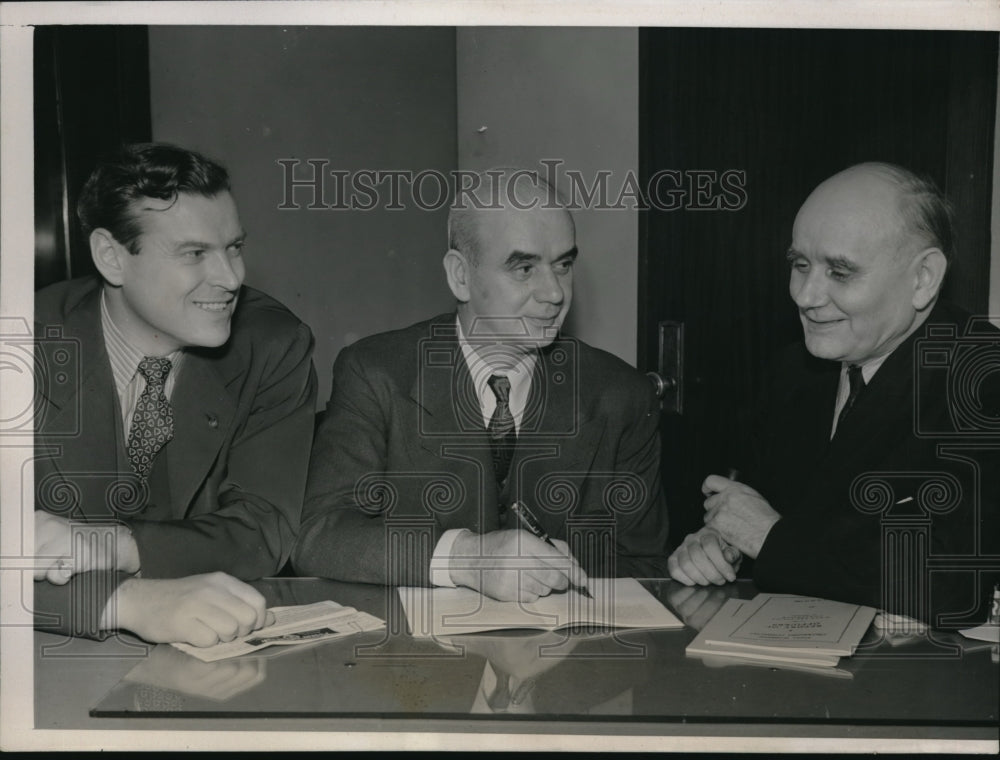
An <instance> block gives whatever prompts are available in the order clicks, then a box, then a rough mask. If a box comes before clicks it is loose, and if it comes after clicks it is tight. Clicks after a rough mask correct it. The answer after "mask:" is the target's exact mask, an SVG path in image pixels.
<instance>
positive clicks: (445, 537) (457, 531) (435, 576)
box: [430, 528, 470, 588]
mask: <svg viewBox="0 0 1000 760" xmlns="http://www.w3.org/2000/svg"><path fill="white" fill-rule="evenodd" d="M469 532H470V531H468V530H466V529H465V528H453V529H452V530H446V531H445V532H444V533H442V534H441V538H439V539H438V542H437V546H435V547H434V555H433V556H432V557H431V575H430V579H431V585H432V586H447V587H448V588H455V583H454V582H453V581H452V580H451V547H452V546H453V545H454V544H455V539H456V538H458V537H459V536H460V535H461V534H462V533H469Z"/></svg>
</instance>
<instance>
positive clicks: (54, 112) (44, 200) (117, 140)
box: [34, 26, 151, 288]
mask: <svg viewBox="0 0 1000 760" xmlns="http://www.w3.org/2000/svg"><path fill="white" fill-rule="evenodd" d="M34 117H35V287H36V288H41V287H43V286H45V285H48V284H50V283H52V282H56V281H58V280H64V279H67V278H69V277H80V276H82V275H84V274H88V273H91V272H94V271H95V269H94V265H93V262H92V261H91V259H90V247H89V244H88V242H87V241H86V240H85V239H84V238H83V236H82V234H81V233H80V228H79V225H78V224H77V223H76V201H77V198H79V195H80V188H81V187H82V186H83V183H84V182H85V181H86V179H87V176H88V175H89V174H90V172H91V171H92V170H93V168H94V165H95V164H96V163H97V159H98V157H99V156H100V155H101V154H102V153H104V152H106V151H109V150H112V149H114V148H115V147H117V146H118V145H119V144H121V143H123V142H144V141H148V140H149V139H150V138H151V117H150V103H149V43H148V34H147V30H146V27H143V26H40V27H38V28H37V29H35V39H34Z"/></svg>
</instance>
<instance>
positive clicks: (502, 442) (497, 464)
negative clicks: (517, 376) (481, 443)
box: [486, 375, 517, 489]
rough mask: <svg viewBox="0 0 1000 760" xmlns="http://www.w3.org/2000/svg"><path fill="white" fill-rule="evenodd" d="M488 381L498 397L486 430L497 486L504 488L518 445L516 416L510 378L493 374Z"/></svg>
mask: <svg viewBox="0 0 1000 760" xmlns="http://www.w3.org/2000/svg"><path fill="white" fill-rule="evenodd" d="M486 382H487V384H488V385H489V386H490V390H491V391H493V395H494V396H496V397H497V408H496V409H494V410H493V416H492V417H491V418H490V424H489V427H487V428H486V432H487V433H488V434H489V437H490V448H491V449H492V450H493V472H494V473H495V474H496V478H497V486H498V487H499V488H501V489H502V488H503V484H504V482H505V481H506V480H507V473H508V472H509V471H510V461H511V459H513V458H514V446H515V445H517V431H516V429H515V428H514V417H513V416H512V415H511V413H510V380H508V379H507V378H506V377H504V376H503V375H491V376H490V379H489V380H487V381H486Z"/></svg>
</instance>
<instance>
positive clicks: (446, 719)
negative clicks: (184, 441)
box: [35, 578, 1000, 741]
mask: <svg viewBox="0 0 1000 760" xmlns="http://www.w3.org/2000/svg"><path fill="white" fill-rule="evenodd" d="M642 583H643V585H644V586H645V587H646V588H647V589H649V590H650V591H651V592H652V593H653V595H654V596H656V597H657V599H659V600H660V601H661V602H663V603H664V605H665V606H667V607H668V608H669V609H671V610H672V611H673V612H674V613H675V614H677V615H678V617H679V618H681V620H683V621H684V623H685V628H684V629H678V630H622V629H618V630H615V631H610V632H609V631H606V630H604V631H601V630H589V631H588V630H584V629H575V630H572V631H565V630H563V631H505V632H495V633H484V634H473V635H467V636H461V637H457V636H456V637H450V638H448V639H416V638H413V637H412V636H410V635H409V634H408V632H407V629H406V624H405V616H404V614H403V612H402V608H401V605H400V604H399V600H398V594H397V593H396V591H395V589H391V588H389V589H387V588H383V587H380V586H369V585H363V584H346V583H338V582H335V581H328V580H320V579H302V578H273V579H266V580H263V581H259V582H257V583H255V584H254V585H255V586H257V588H259V589H260V590H261V591H262V592H263V593H264V594H265V596H266V597H267V600H268V605H269V606H278V605H291V604H307V603H311V602H315V601H319V600H321V599H333V600H334V601H336V602H339V603H340V604H343V605H345V606H352V607H355V608H356V609H359V610H363V611H365V612H369V613H371V614H373V615H376V616H378V617H380V618H383V619H385V620H386V623H387V625H386V629H385V630H380V631H372V632H368V633H364V634H357V635H354V636H349V637H347V638H343V639H336V640H330V641H319V642H315V643H312V644H305V645H299V646H293V647H271V648H269V649H265V650H262V651H261V652H259V653H255V654H252V655H246V656H243V657H240V658H235V659H231V660H223V661H218V662H214V663H205V662H201V661H200V660H197V659H195V658H193V657H190V656H188V655H185V654H183V653H182V652H180V651H179V650H176V649H175V648H173V647H170V646H167V645H158V646H149V645H146V644H143V643H142V642H140V641H139V640H137V639H135V638H132V637H130V636H121V637H116V638H111V639H108V640H107V641H104V642H94V641H86V640H73V639H62V638H59V637H56V636H53V635H50V634H45V633H40V632H36V633H35V642H36V652H35V725H36V728H53V729H59V728H64V729H65V728H69V729H111V730H117V729H142V730H146V729H149V728H157V729H174V728H185V729H191V728H213V729H216V728H218V729H231V730H240V729H245V728H249V727H252V728H253V729H254V730H260V729H264V730H296V731H298V730H306V731H308V730H317V729H321V730H331V729H335V730H341V729H343V730H372V729H375V730H379V731H434V732H448V731H469V730H472V731H500V732H504V731H517V732H527V733H534V734H545V733H550V734H551V733H556V734H566V735H586V734H604V735H613V734H623V735H624V734H630V735H635V734H640V735H648V736H683V735H689V736H695V735H699V734H705V733H709V734H711V735H713V736H775V735H778V736H791V737H857V736H864V737H872V738H877V737H886V738H899V737H910V738H915V739H920V738H933V739H954V740H990V741H996V739H997V735H998V734H997V725H998V704H1000V696H998V689H1000V687H998V681H1000V666H998V665H997V664H996V662H995V658H996V655H995V653H994V652H991V645H989V644H983V643H982V642H974V641H971V640H966V639H963V638H962V637H961V636H959V635H957V634H953V633H944V632H935V631H931V632H929V633H925V634H923V635H918V636H911V637H901V636H893V637H887V636H885V635H882V634H880V633H878V632H876V631H874V630H872V631H869V634H868V635H867V636H866V638H865V640H864V641H863V642H862V646H861V647H860V648H859V651H858V652H857V653H856V654H855V655H854V656H852V657H850V658H843V659H842V660H841V661H840V664H839V665H838V666H837V667H835V668H828V669H795V668H791V667H781V668H777V667H771V666H762V665H756V664H748V663H739V662H735V661H728V660H723V659H715V660H710V659H704V658H698V657H688V656H686V655H685V653H684V649H685V647H686V646H687V644H688V643H689V642H690V641H691V640H692V639H693V638H694V636H695V634H696V631H697V630H698V629H700V628H701V627H702V626H703V625H704V623H705V622H707V620H708V619H709V618H710V617H711V615H712V614H714V612H715V611H716V610H718V609H719V607H721V605H722V604H723V603H724V602H725V600H726V599H727V598H729V597H732V596H740V597H742V598H750V597H752V596H753V595H754V594H755V593H756V592H755V589H754V588H753V586H752V585H751V584H750V583H748V582H743V581H741V582H738V583H735V584H729V585H728V586H723V587H711V588H688V587H685V586H682V585H680V584H678V583H676V582H674V581H669V580H658V579H651V580H643V581H642ZM255 719H256V720H255ZM261 719H265V720H261ZM317 719H322V720H317Z"/></svg>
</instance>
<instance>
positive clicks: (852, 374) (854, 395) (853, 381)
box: [837, 364, 865, 433]
mask: <svg viewBox="0 0 1000 760" xmlns="http://www.w3.org/2000/svg"><path fill="white" fill-rule="evenodd" d="M847 382H848V384H850V386H851V392H850V393H848V394H847V401H846V402H844V408H843V409H841V410H840V415H839V416H838V417H837V432H838V433H839V432H840V427H841V425H843V424H844V419H845V418H846V417H847V415H848V414H849V413H850V411H851V408H852V407H853V406H854V402H855V401H857V400H858V396H859V395H861V391H862V390H863V389H864V387H865V378H864V376H863V375H862V374H861V367H860V366H859V365H857V364H852V365H850V366H849V367H848V368H847Z"/></svg>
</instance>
